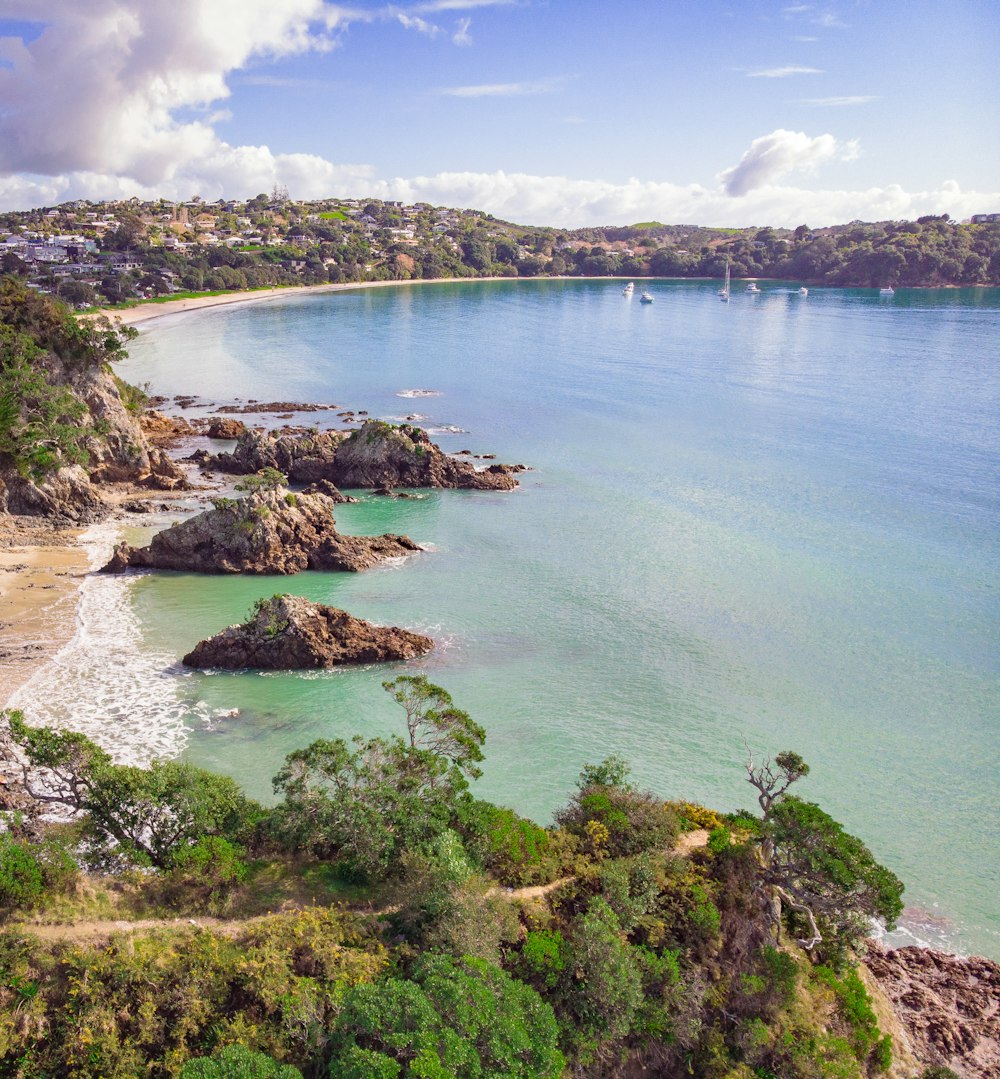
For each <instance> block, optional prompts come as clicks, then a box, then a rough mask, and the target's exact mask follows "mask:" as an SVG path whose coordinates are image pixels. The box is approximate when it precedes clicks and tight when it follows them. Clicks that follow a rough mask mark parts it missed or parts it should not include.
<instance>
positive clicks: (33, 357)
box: [0, 278, 183, 524]
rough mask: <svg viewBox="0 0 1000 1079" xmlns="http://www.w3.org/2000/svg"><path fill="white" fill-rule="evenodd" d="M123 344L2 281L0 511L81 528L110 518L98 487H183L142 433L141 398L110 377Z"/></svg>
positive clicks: (107, 328)
mask: <svg viewBox="0 0 1000 1079" xmlns="http://www.w3.org/2000/svg"><path fill="white" fill-rule="evenodd" d="M127 337H128V335H127V333H126V332H125V331H124V330H121V329H118V328H116V327H115V326H113V325H112V324H111V323H109V322H107V321H106V320H105V321H103V322H95V323H90V324H83V323H81V322H78V321H77V320H76V319H75V318H74V316H73V315H72V313H71V312H69V311H68V310H67V309H66V308H64V307H63V306H62V305H61V304H58V303H57V302H56V301H54V300H52V299H50V298H49V297H46V296H42V295H39V294H38V293H37V292H34V291H32V290H31V289H28V288H26V287H25V286H24V285H22V284H20V283H19V282H18V281H16V280H15V279H13V278H4V280H3V281H2V282H0V513H7V514H12V515H24V516H37V517H45V518H49V519H51V520H52V521H53V522H59V523H68V524H76V523H87V522H91V521H96V520H100V519H101V518H102V517H104V516H106V515H107V514H108V513H109V512H110V506H109V505H108V504H107V502H106V500H105V499H104V498H103V497H102V496H101V491H100V488H101V486H102V485H105V484H109V483H112V484H117V483H127V484H140V485H142V486H145V487H152V488H158V489H172V488H175V487H178V486H180V485H181V484H182V483H183V480H182V473H181V471H180V469H179V468H178V467H177V465H175V464H174V463H173V462H172V461H171V460H170V459H169V458H168V457H167V456H166V455H165V454H164V453H163V452H162V451H161V450H159V449H157V448H156V447H153V446H151V445H150V444H149V443H148V441H147V439H146V436H145V434H144V433H143V430H142V427H141V425H140V423H139V419H138V413H139V412H140V411H141V400H142V396H143V395H142V394H141V392H140V391H137V390H135V389H134V388H133V387H129V386H127V384H125V383H123V382H121V381H120V380H119V379H117V378H116V377H115V375H114V374H113V373H112V371H111V364H112V363H113V362H114V361H115V360H117V359H120V358H121V357H122V356H123V355H124V344H125V341H126V340H127Z"/></svg>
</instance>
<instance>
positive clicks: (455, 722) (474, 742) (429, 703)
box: [382, 674, 486, 779]
mask: <svg viewBox="0 0 1000 1079" xmlns="http://www.w3.org/2000/svg"><path fill="white" fill-rule="evenodd" d="M382 688H383V689H384V690H385V691H386V692H387V693H389V694H390V695H391V696H392V699H393V700H394V701H395V702H396V703H397V704H398V705H400V706H401V707H402V709H403V711H404V712H405V713H406V731H407V734H408V735H409V741H410V748H411V749H425V750H428V751H429V752H431V753H434V754H437V755H439V756H442V757H446V758H447V759H448V760H449V761H451V763H452V764H454V765H455V766H456V767H457V768H460V769H461V770H462V771H463V772H465V774H466V775H468V776H471V777H472V778H473V779H478V778H479V777H480V776H481V775H482V774H483V773H482V769H480V768H477V767H476V765H477V763H478V762H479V761H481V760H483V751H482V745H483V742H484V741H485V740H486V731H484V730H483V728H482V727H480V726H479V724H478V723H476V722H474V721H473V719H472V717H471V716H470V715H469V713H468V712H463V711H462V710H461V709H460V708H456V707H455V704H454V701H453V700H452V698H451V694H450V693H449V692H448V691H447V690H445V689H442V688H441V687H440V686H436V685H434V683H433V682H430V681H428V680H427V677H426V676H425V675H422V674H419V675H409V674H403V675H400V676H399V677H398V678H396V679H395V680H394V681H392V682H383V683H382Z"/></svg>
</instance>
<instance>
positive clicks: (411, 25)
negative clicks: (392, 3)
mask: <svg viewBox="0 0 1000 1079" xmlns="http://www.w3.org/2000/svg"><path fill="white" fill-rule="evenodd" d="M395 15H396V20H397V22H399V24H400V25H401V26H403V27H405V28H406V29H407V30H417V31H418V32H419V33H421V34H426V35H427V36H428V37H437V36H438V34H440V33H441V27H440V26H435V24H434V23H432V22H428V21H427V20H426V19H421V18H420V16H419V15H407V14H406V13H405V12H403V11H397V12H396V13H395Z"/></svg>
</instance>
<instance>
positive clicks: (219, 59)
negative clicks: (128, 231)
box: [0, 0, 346, 186]
mask: <svg viewBox="0 0 1000 1079" xmlns="http://www.w3.org/2000/svg"><path fill="white" fill-rule="evenodd" d="M4 14H5V15H6V16H8V17H11V18H23V19H29V20H32V21H35V22H42V23H45V24H46V25H45V28H44V30H43V31H42V33H41V34H40V35H39V36H38V37H37V38H35V39H34V40H33V41H31V42H30V43H28V44H26V43H25V42H23V41H22V40H21V39H20V38H4V39H0V100H2V101H3V103H4V107H3V109H2V110H0V146H2V147H3V157H2V160H3V170H4V171H5V172H7V173H36V174H43V175H57V174H59V173H61V172H63V171H67V170H68V171H74V172H96V171H98V170H100V171H102V172H110V173H113V174H116V175H124V176H129V177H131V178H132V179H133V180H135V181H137V182H138V183H139V184H141V185H147V186H148V185H153V184H156V183H161V182H164V181H168V180H169V179H170V178H171V177H172V176H173V175H174V174H176V173H177V172H178V171H179V170H180V169H183V168H184V167H185V166H187V165H188V164H189V163H190V162H192V161H204V160H206V159H211V158H212V157H213V156H214V155H216V154H219V153H225V152H226V150H227V148H226V147H225V145H224V144H223V143H221V142H220V140H219V139H218V137H217V136H216V134H215V132H214V130H213V128H212V124H211V119H210V117H207V116H203V117H199V116H197V115H195V116H194V117H193V118H190V119H185V120H179V119H178V118H177V114H178V111H179V110H189V111H190V110H194V111H195V112H197V110H199V109H205V108H207V107H208V106H209V105H210V104H211V103H212V102H215V101H219V100H220V99H224V98H226V97H227V96H228V94H229V90H228V87H227V85H226V76H227V75H228V74H229V73H230V72H232V71H234V70H237V69H239V68H241V67H244V66H245V65H246V64H247V63H248V62H249V61H250V60H252V59H253V58H255V57H280V56H287V55H291V54H294V53H300V52H304V51H306V50H310V49H328V48H331V47H332V45H333V43H334V38H333V36H332V34H333V32H335V31H336V29H337V27H338V26H339V25H340V24H341V23H342V22H343V21H344V19H345V17H346V16H345V13H344V11H343V10H342V9H339V8H336V7H333V6H331V5H328V4H324V2H323V0H283V2H282V3H280V4H275V3H274V2H273V0H212V2H211V3H209V4H206V3H203V2H202V0H173V3H171V4H169V5H166V4H159V3H145V2H143V0H87V3H86V4H81V3H79V0H6V2H5V4H4ZM56 72H58V78H56V77H54V73H56Z"/></svg>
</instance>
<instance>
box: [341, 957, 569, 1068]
mask: <svg viewBox="0 0 1000 1079" xmlns="http://www.w3.org/2000/svg"><path fill="white" fill-rule="evenodd" d="M557 1036H558V1029H557V1027H556V1022H555V1017H554V1016H553V1014H552V1009H551V1008H550V1007H549V1005H548V1004H546V1003H545V1002H544V1001H542V999H541V998H540V997H539V996H538V994H537V993H536V992H535V991H534V990H533V989H531V988H530V987H529V986H526V985H524V984H523V983H521V982H518V981H515V980H514V979H513V978H511V977H510V975H509V974H507V973H506V972H505V971H503V970H502V969H501V968H500V967H497V966H494V965H493V964H491V963H487V962H485V961H483V960H481V959H472V958H469V957H466V958H464V959H454V958H452V957H450V956H427V957H425V958H424V959H423V960H422V961H421V962H420V963H419V964H418V965H417V968H416V970H415V971H414V975H413V980H412V981H404V980H402V979H398V978H391V979H387V980H386V981H382V982H376V983H375V984H374V985H365V986H360V985H359V986H356V987H355V988H354V989H352V990H351V991H350V992H349V993H348V995H347V997H346V999H345V1001H344V1008H343V1010H342V1012H341V1013H340V1016H339V1018H338V1021H337V1025H336V1027H335V1028H334V1030H333V1031H332V1044H333V1047H334V1058H333V1061H332V1063H331V1065H330V1074H331V1076H337V1077H344V1076H356V1077H358V1079H361V1077H365V1079H368V1077H372V1076H399V1075H406V1076H413V1077H417V1076H420V1077H434V1079H447V1077H449V1076H459V1075H461V1076H469V1077H470V1079H471V1077H476V1076H479V1077H482V1079H516V1077H518V1076H523V1077H524V1079H528V1077H532V1079H536V1077H537V1079H544V1077H546V1076H551V1077H553V1079H554V1077H556V1076H559V1075H562V1073H563V1068H564V1065H565V1061H564V1059H563V1056H562V1054H561V1053H560V1052H559V1049H558V1048H557V1045H556V1042H557ZM393 1066H395V1067H393ZM404 1069H405V1070H404Z"/></svg>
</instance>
